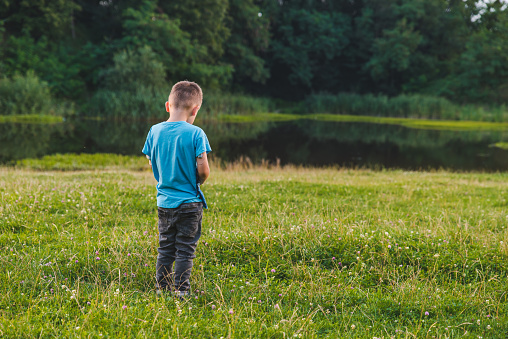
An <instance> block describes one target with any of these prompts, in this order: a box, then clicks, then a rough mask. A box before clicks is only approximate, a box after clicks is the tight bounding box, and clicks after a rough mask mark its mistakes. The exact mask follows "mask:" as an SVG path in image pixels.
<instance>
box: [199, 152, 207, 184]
mask: <svg viewBox="0 0 508 339" xmlns="http://www.w3.org/2000/svg"><path fill="white" fill-rule="evenodd" d="M196 164H197V169H198V178H199V183H200V184H202V183H204V182H205V181H206V179H208V176H209V175H210V167H209V166H208V158H207V156H206V152H203V153H201V154H200V155H199V157H197V158H196Z"/></svg>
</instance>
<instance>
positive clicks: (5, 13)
mask: <svg viewBox="0 0 508 339" xmlns="http://www.w3.org/2000/svg"><path fill="white" fill-rule="evenodd" d="M79 10H80V6H79V5H78V4H76V2H75V1H68V0H52V1H35V2H34V1H29V0H3V1H2V6H0V17H1V18H2V20H4V22H5V26H6V30H7V32H9V33H11V34H13V33H14V34H16V33H19V32H23V33H29V34H30V35H32V36H34V37H36V38H40V37H41V36H47V37H49V38H63V37H64V36H65V35H67V34H70V29H69V28H70V26H71V25H72V23H73V15H74V11H79Z"/></svg>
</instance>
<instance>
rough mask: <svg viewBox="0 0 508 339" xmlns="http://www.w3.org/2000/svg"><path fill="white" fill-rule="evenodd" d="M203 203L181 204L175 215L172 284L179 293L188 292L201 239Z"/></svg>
mask: <svg viewBox="0 0 508 339" xmlns="http://www.w3.org/2000/svg"><path fill="white" fill-rule="evenodd" d="M202 219H203V203H201V202H197V203H188V204H182V205H180V207H179V208H178V209H177V211H176V214H175V224H176V229H177V231H176V238H175V240H176V241H175V246H176V258H175V271H174V283H175V288H176V289H177V290H179V291H190V283H189V278H190V275H191V271H192V262H193V259H194V258H195V257H196V255H195V251H196V247H197V245H198V240H199V238H200V237H201V221H202Z"/></svg>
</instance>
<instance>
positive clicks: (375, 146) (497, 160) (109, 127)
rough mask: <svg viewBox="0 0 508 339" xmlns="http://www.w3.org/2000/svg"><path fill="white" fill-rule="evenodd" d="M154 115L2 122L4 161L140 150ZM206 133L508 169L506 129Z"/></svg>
mask: <svg viewBox="0 0 508 339" xmlns="http://www.w3.org/2000/svg"><path fill="white" fill-rule="evenodd" d="M154 123H157V122H154V121H151V122H150V121H145V122H139V121H136V122H114V121H93V120H85V121H69V122H66V123H62V124H54V125H42V124H14V123H6V124H0V145H1V146H0V162H1V163H8V162H11V161H14V160H18V159H22V158H28V157H40V156H42V155H45V154H53V153H67V152H72V153H81V152H85V153H97V152H101V153H103V152H107V153H118V154H136V155H139V154H140V150H141V148H142V146H143V144H144V142H145V138H146V134H147V132H148V130H149V129H150V126H151V125H153V124H154ZM196 123H197V124H198V125H199V126H200V127H202V128H203V129H204V130H205V132H206V133H207V135H208V138H209V140H210V143H211V145H212V148H213V150H214V152H213V157H216V158H217V157H218V158H220V159H222V160H224V161H234V160H236V159H238V158H239V157H240V156H248V157H249V158H251V159H252V161H253V162H260V161H261V160H262V159H267V160H270V161H276V159H280V161H281V163H282V164H286V163H293V164H304V165H317V166H322V165H332V164H338V165H343V166H382V167H386V168H393V167H396V168H407V169H428V168H449V169H455V170H489V171H495V170H502V171H504V170H507V169H508V157H507V155H508V152H507V151H505V150H501V149H497V148H491V147H489V145H490V144H493V143H495V142H498V141H503V140H507V139H508V138H507V135H506V132H500V131H493V132H486V131H478V132H474V131H461V132H457V131H432V130H417V129H409V128H405V127H401V126H391V125H379V124H366V123H333V122H322V121H315V120H298V121H292V122H280V123H274V122H262V123H241V124H238V123H236V124H235V123H219V122H217V121H206V120H201V121H199V122H196Z"/></svg>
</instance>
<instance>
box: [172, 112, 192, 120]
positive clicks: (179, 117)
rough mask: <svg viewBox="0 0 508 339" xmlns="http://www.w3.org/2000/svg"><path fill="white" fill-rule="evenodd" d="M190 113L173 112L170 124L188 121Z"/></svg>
mask: <svg viewBox="0 0 508 339" xmlns="http://www.w3.org/2000/svg"><path fill="white" fill-rule="evenodd" d="M187 119H189V113H188V112H185V111H173V112H171V113H170V114H169V119H168V120H167V121H168V122H178V121H187Z"/></svg>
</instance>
